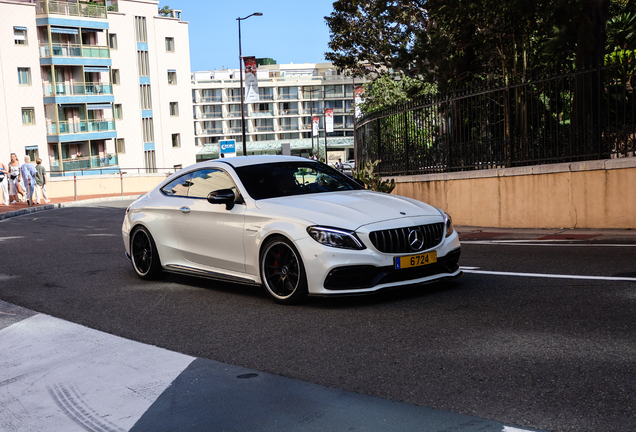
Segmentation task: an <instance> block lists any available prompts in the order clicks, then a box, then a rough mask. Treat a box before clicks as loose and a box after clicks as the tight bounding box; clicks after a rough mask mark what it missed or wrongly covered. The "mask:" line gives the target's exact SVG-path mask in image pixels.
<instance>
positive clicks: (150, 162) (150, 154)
mask: <svg viewBox="0 0 636 432" xmlns="http://www.w3.org/2000/svg"><path fill="white" fill-rule="evenodd" d="M144 160H145V162H146V172H149V173H150V172H157V162H156V160H155V151H154V150H146V151H145V152H144Z"/></svg>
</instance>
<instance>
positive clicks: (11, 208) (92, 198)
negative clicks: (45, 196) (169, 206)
mask: <svg viewBox="0 0 636 432" xmlns="http://www.w3.org/2000/svg"><path fill="white" fill-rule="evenodd" d="M144 193H145V192H128V193H126V194H124V195H121V194H101V195H82V196H78V197H77V201H76V200H75V197H72V196H70V197H62V198H51V201H50V202H49V203H48V204H44V203H42V204H40V205H38V204H35V205H33V206H29V205H28V204H27V203H26V202H18V203H17V204H9V205H8V206H5V205H3V204H0V220H3V219H9V218H12V217H16V216H22V215H25V214H29V213H34V212H39V211H43V210H53V209H56V208H62V207H68V206H73V205H84V204H90V203H95V202H101V201H118V200H126V199H130V200H134V199H136V198H137V197H138V196H139V195H142V194H144Z"/></svg>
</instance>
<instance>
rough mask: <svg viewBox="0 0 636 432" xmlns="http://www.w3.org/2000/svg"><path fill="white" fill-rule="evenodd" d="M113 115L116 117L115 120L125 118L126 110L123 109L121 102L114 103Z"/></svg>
mask: <svg viewBox="0 0 636 432" xmlns="http://www.w3.org/2000/svg"><path fill="white" fill-rule="evenodd" d="M113 117H115V120H123V119H124V111H123V110H122V107H121V104H114V105H113Z"/></svg>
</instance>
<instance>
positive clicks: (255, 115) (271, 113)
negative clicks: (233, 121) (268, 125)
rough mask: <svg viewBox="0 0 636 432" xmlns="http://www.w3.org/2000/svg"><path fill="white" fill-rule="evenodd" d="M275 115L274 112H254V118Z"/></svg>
mask: <svg viewBox="0 0 636 432" xmlns="http://www.w3.org/2000/svg"><path fill="white" fill-rule="evenodd" d="M273 115H274V110H263V111H252V116H253V117H266V116H273Z"/></svg>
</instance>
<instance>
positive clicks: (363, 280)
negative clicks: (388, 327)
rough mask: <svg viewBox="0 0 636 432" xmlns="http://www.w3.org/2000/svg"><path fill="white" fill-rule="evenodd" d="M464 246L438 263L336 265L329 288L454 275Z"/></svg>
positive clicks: (327, 279) (349, 288)
mask: <svg viewBox="0 0 636 432" xmlns="http://www.w3.org/2000/svg"><path fill="white" fill-rule="evenodd" d="M460 254H461V249H459V248H458V249H455V250H453V251H451V252H449V253H447V254H446V255H445V256H443V257H440V258H439V259H438V260H437V262H436V263H435V264H429V265H425V266H421V267H412V268H408V269H402V270H396V269H395V268H394V267H393V266H384V267H375V266H370V265H353V266H343V267H337V268H334V269H332V270H331V271H330V272H329V274H327V277H326V279H325V283H324V287H325V289H328V290H332V291H340V290H360V289H369V288H373V287H376V286H378V285H387V284H389V285H391V284H395V283H400V282H409V281H417V280H420V279H422V278H427V277H431V276H437V275H444V276H451V275H454V274H455V273H456V272H457V271H458V270H459V264H458V262H459V256H460Z"/></svg>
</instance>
